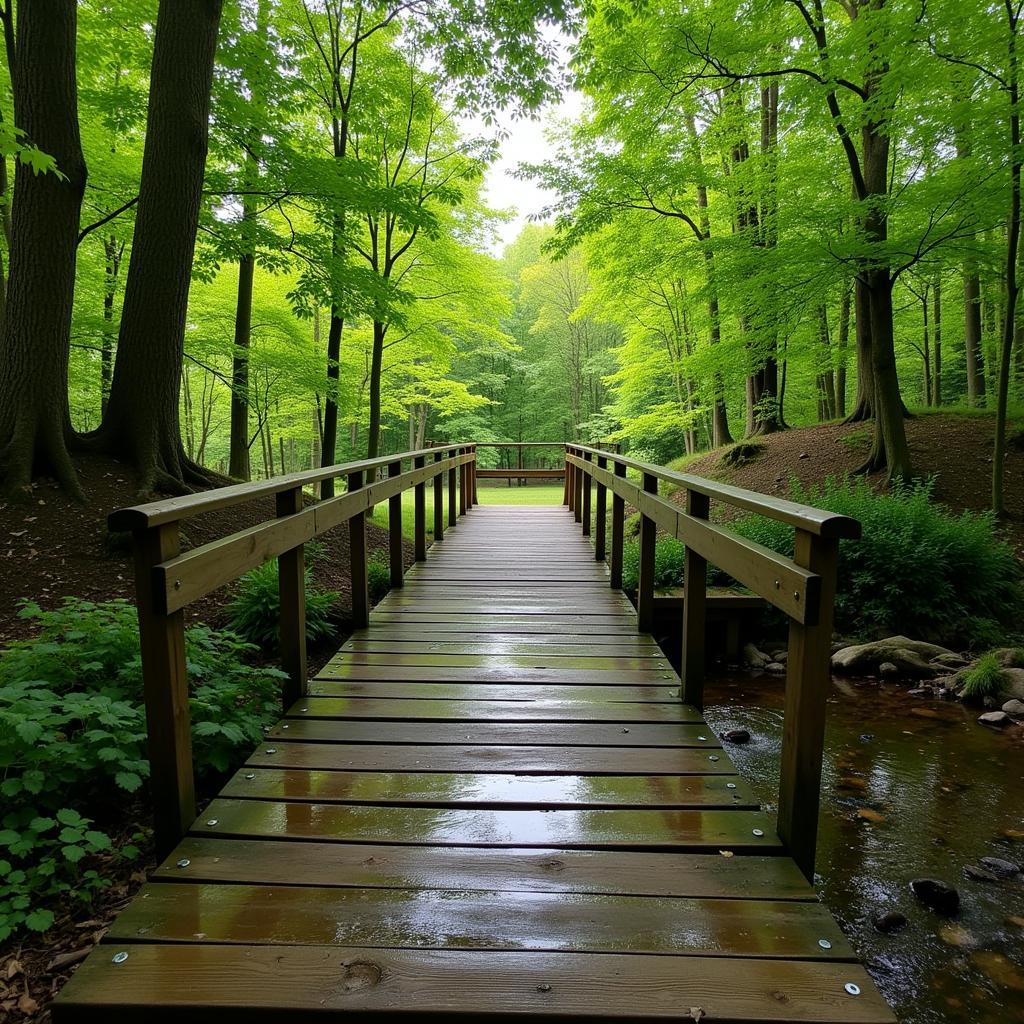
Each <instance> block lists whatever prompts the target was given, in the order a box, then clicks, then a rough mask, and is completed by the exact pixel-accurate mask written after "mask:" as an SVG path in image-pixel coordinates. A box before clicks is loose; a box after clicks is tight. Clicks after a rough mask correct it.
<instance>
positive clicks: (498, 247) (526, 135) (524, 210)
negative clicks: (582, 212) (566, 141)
mask: <svg viewBox="0 0 1024 1024" xmlns="http://www.w3.org/2000/svg"><path fill="white" fill-rule="evenodd" d="M582 109H583V95H582V94H581V93H578V92H575V91H572V90H570V91H568V92H567V93H566V94H565V96H564V97H563V99H562V101H561V102H560V103H558V104H550V105H548V106H547V107H545V108H544V109H543V110H541V111H540V113H539V116H538V117H537V118H535V119H519V120H513V119H512V118H511V117H505V116H502V117H501V118H499V119H498V120H499V127H500V128H501V129H502V130H504V131H506V132H507V133H508V138H506V139H505V140H504V142H503V143H502V144H501V153H500V156H499V157H498V159H497V160H496V161H495V162H494V163H493V164H492V165H491V166H490V168H489V169H488V171H487V175H486V177H485V179H484V195H483V198H484V201H485V202H486V203H487V205H488V206H491V207H492V208H494V209H496V210H510V211H512V213H513V217H512V219H511V220H509V221H507V222H506V223H504V224H501V225H499V228H498V231H499V239H498V242H497V243H496V244H495V246H494V247H493V249H494V255H496V256H500V255H501V252H502V250H503V249H504V248H505V246H506V245H508V243H509V242H511V241H513V240H514V239H515V237H516V236H517V235H518V234H519V232H520V231H522V229H523V227H524V225H525V224H526V223H527V222H528V220H529V219H530V217H531V215H534V214H539V213H540V211H541V210H542V209H543V208H544V207H545V206H546V205H548V203H550V202H551V200H552V199H553V198H554V195H553V193H551V192H549V191H548V190H547V189H543V188H541V187H540V186H538V185H537V184H536V183H535V182H532V181H520V180H519V179H518V178H516V177H514V172H515V169H516V168H517V167H518V166H519V165H520V164H521V163H541V162H542V161H544V160H547V159H548V158H550V157H553V156H554V155H555V147H554V146H553V145H552V144H551V143H550V142H549V141H548V140H547V138H546V133H547V132H548V131H549V130H550V128H551V127H552V126H553V124H555V123H557V122H558V121H560V120H564V119H570V120H575V119H576V118H577V117H579V115H580V113H581V111H582Z"/></svg>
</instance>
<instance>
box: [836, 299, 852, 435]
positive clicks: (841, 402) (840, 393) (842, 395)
mask: <svg viewBox="0 0 1024 1024" xmlns="http://www.w3.org/2000/svg"><path fill="white" fill-rule="evenodd" d="M849 347H850V288H849V285H847V284H844V285H843V292H842V295H841V296H840V299H839V358H838V361H837V365H836V416H838V417H839V419H841V420H844V419H846V355H847V352H848V350H849Z"/></svg>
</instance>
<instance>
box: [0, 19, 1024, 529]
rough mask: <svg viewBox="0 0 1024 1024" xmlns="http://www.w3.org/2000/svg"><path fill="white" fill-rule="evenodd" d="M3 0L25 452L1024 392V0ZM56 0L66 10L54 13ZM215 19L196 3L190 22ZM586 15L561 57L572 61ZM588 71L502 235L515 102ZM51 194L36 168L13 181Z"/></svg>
mask: <svg viewBox="0 0 1024 1024" xmlns="http://www.w3.org/2000/svg"><path fill="white" fill-rule="evenodd" d="M17 13H19V14H20V17H18V18H17V19H16V18H15V14H16V11H15V5H14V0H8V3H7V4H6V5H5V7H4V10H3V24H4V28H5V35H4V38H5V44H6V50H5V53H6V62H5V68H6V74H5V76H4V81H3V94H2V96H3V98H2V99H0V104H2V106H0V112H2V114H3V125H4V130H3V131H4V134H3V147H4V155H5V160H4V166H3V168H2V171H3V173H2V177H0V195H2V196H3V228H4V231H3V240H2V247H3V250H4V251H3V254H2V255H3V268H2V269H3V277H2V282H0V283H2V291H3V306H4V309H3V317H4V319H3V324H4V327H3V343H2V349H0V470H2V473H3V481H4V487H5V489H6V491H7V492H8V493H12V492H16V491H17V490H18V489H19V488H24V487H25V486H26V485H27V484H28V483H29V482H30V481H31V480H32V479H33V478H34V477H36V476H38V475H39V474H51V475H56V476H57V477H58V478H59V479H60V480H61V481H62V482H63V484H64V486H65V487H66V488H67V489H69V490H70V491H72V492H76V491H77V490H78V483H77V479H76V472H75V466H74V459H75V456H76V454H77V453H80V452H93V453H106V454H109V455H113V456H115V457H117V458H120V459H123V460H126V461H127V462H128V463H130V464H132V465H133V466H134V467H135V469H136V471H137V472H138V474H139V484H140V490H141V491H143V492H145V491H152V490H153V489H154V488H156V489H162V490H170V491H172V492H173V491H181V490H185V489H188V488H192V487H196V486H200V487H201V486H206V485H208V484H209V483H210V482H212V481H215V480H218V479H224V477H225V476H230V477H233V478H236V479H242V480H245V479H251V478H255V477H263V476H271V475H274V474H276V473H281V472H287V471H291V470H295V469H299V468H308V467H315V466H318V465H321V464H323V465H330V464H331V463H332V462H335V461H344V460H345V459H348V458H353V457H372V456H374V455H376V454H377V453H378V452H384V451H388V450H392V451H394V450H403V449H409V448H415V447H418V446H419V445H420V444H421V443H422V442H424V441H425V440H439V441H440V440H458V439H463V438H472V439H475V440H479V441H485V440H563V439H568V440H597V439H613V440H618V441H620V442H625V443H627V444H628V446H629V447H630V448H631V449H633V450H635V451H637V452H642V453H645V454H646V455H648V456H649V457H651V458H652V459H653V460H654V461H667V460H669V459H671V458H675V457H678V456H680V455H683V454H692V453H695V452H699V451H702V450H705V449H707V448H709V447H712V446H716V447H717V446H719V445H722V444H726V443H729V442H731V441H733V440H738V439H741V438H743V437H750V436H753V435H759V434H765V433H770V432H774V431H779V430H783V429H785V428H786V427H787V426H800V425H806V424H809V423H814V422H820V421H828V420H835V419H849V420H853V421H856V420H871V421H872V422H873V424H874V428H873V435H874V442H873V444H872V446H871V450H870V453H868V455H867V457H866V461H865V465H864V468H865V469H867V470H879V469H883V468H884V469H886V470H887V472H888V474H889V475H891V476H892V477H894V478H909V477H911V476H912V475H913V474H914V472H915V467H914V465H913V462H912V460H911V456H910V452H909V450H908V446H907V442H906V433H905V429H904V421H905V417H906V415H908V412H909V410H910V409H912V408H915V407H921V406H935V407H937V406H943V405H946V406H954V407H962V406H972V407H977V408H987V409H993V410H995V411H996V414H997V429H996V432H995V451H994V453H993V473H994V480H993V496H992V503H993V507H994V508H995V509H996V510H997V511H999V510H1001V509H1002V508H1003V499H1002V492H1003V485H1002V480H1001V473H1002V467H1003V461H1004V456H1005V447H1006V426H1005V424H1006V419H1007V410H1008V409H1012V408H1013V405H1014V403H1019V402H1020V401H1021V398H1022V396H1024V346H1022V345H1021V344H1020V341H1019V334H1020V329H1021V313H1020V311H1019V309H1018V302H1017V294H1018V289H1019V279H1018V278H1019V268H1020V262H1021V245H1020V238H1019V235H1020V224H1019V222H1020V177H1021V175H1020V170H1021V168H1020V161H1021V149H1020V142H1019V134H1020V125H1019V110H1018V106H1017V104H1018V92H1019V86H1018V80H1017V75H1018V70H1017V45H1018V31H1019V16H1020V12H1019V11H1018V10H1017V8H1016V7H1015V6H1014V5H1013V4H1008V5H1007V6H1005V7H1004V6H1003V5H998V4H997V5H993V6H992V7H989V8H984V9H982V8H975V7H973V6H972V7H971V8H970V9H969V10H967V9H965V8H964V7H963V5H960V4H956V3H952V2H946V0H928V2H926V3H925V2H909V0H842V2H835V3H825V2H824V0H807V2H804V0H760V2H758V3H755V4H753V5H747V4H739V3H734V2H731V0H713V2H712V0H708V2H702V3H696V4H687V5H686V6H685V8H681V9H678V10H677V9H674V8H673V9H667V8H661V7H659V6H658V5H657V4H647V3H643V4H639V5H618V4H615V3H607V4H605V3H600V4H596V5H594V6H593V7H592V8H588V9H586V10H576V9H573V8H571V7H570V6H566V5H562V4H553V5H548V4H545V3H536V4H532V5H531V4H528V3H522V4H512V5H502V6H500V7H495V6H493V5H489V4H474V3H471V2H469V0H460V2H456V3H452V4H445V5H438V4H435V3H432V2H427V0H412V2H402V3H396V4H394V5H388V4H380V5H373V4H369V5H367V4H364V3H362V2H358V3H351V4H350V3H340V2H334V0H326V2H316V3H314V2H312V0H239V2H227V3H220V2H213V0H208V2H199V0H196V2H194V3H188V4H180V5H173V7H172V6H171V5H168V4H163V5H159V11H158V5H157V4H156V3H154V2H148V0H129V2H125V3H121V4H117V5H112V4H107V3H102V2H100V0H83V2H82V3H78V4H75V3H70V2H58V0H52V2H46V3H39V4H34V5H31V6H29V5H25V8H24V10H23V11H20V12H17ZM36 19H38V20H36ZM196 26H201V27H202V31H201V32H200V31H197V30H196V29H195V27H196ZM565 40H568V41H569V50H570V53H571V59H570V61H569V62H568V65H567V66H566V65H564V64H563V63H562V62H560V61H559V59H558V57H559V54H560V53H561V49H562V47H561V43H562V41H565ZM567 88H574V89H576V90H578V91H579V92H580V93H581V94H582V96H583V97H584V103H583V113H582V115H581V116H580V117H579V118H578V119H577V120H575V121H573V122H571V123H569V122H561V123H559V122H555V123H552V124H551V125H550V127H549V131H550V132H551V133H552V140H553V144H554V146H555V147H556V149H555V152H556V153H557V155H556V156H555V157H552V158H550V159H548V160H545V161H542V162H540V163H536V164H522V165H521V166H520V170H519V172H518V173H519V174H520V175H522V176H523V177H525V178H529V179H532V180H534V181H536V182H538V183H540V184H542V185H543V186H544V187H545V188H546V189H547V190H548V194H549V195H551V196H553V198H552V200H551V202H550V204H549V205H548V207H547V208H545V209H544V210H540V211H533V216H534V219H535V220H536V221H537V223H534V224H528V225H527V226H525V227H524V228H523V230H522V232H521V234H520V235H519V237H518V238H516V239H515V241H514V242H513V243H512V244H510V245H508V246H507V247H506V248H505V249H504V251H503V252H502V253H501V254H500V255H494V254H493V253H494V249H495V238H496V230H497V229H498V227H500V225H501V223H502V222H503V219H504V218H507V217H508V215H509V214H508V212H507V211H504V210H503V209H501V208H500V207H493V206H492V207H489V206H488V205H487V203H486V202H485V200H484V196H483V184H484V181H485V175H486V171H487V168H488V166H489V163H490V162H492V161H493V160H494V158H495V156H496V154H497V153H498V151H499V149H500V146H501V142H502V137H501V132H500V130H498V128H497V127H496V123H497V122H496V120H495V116H496V114H498V113H499V112H508V111H513V112H515V113H517V114H518V115H519V116H521V117H531V116H537V112H538V111H539V110H543V109H544V107H545V104H546V103H549V102H550V101H551V100H552V99H553V98H556V97H557V96H559V95H560V94H561V93H562V91H564V90H565V89H567ZM19 195H20V197H21V198H20V201H19V200H18V197H19Z"/></svg>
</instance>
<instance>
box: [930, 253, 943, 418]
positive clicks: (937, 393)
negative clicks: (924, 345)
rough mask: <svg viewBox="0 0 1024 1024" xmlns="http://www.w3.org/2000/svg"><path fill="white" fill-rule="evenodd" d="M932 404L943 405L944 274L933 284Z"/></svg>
mask: <svg viewBox="0 0 1024 1024" xmlns="http://www.w3.org/2000/svg"><path fill="white" fill-rule="evenodd" d="M932 344H933V346H934V356H935V358H934V360H933V362H932V405H934V406H936V407H938V406H940V405H942V274H941V272H940V273H938V274H936V275H935V284H934V285H933V286H932Z"/></svg>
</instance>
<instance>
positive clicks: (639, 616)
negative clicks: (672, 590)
mask: <svg viewBox="0 0 1024 1024" xmlns="http://www.w3.org/2000/svg"><path fill="white" fill-rule="evenodd" d="M644 491H646V492H647V493H648V494H657V493H658V478H657V477H656V476H654V475H652V474H651V473H644ZM657 533H658V527H657V524H656V523H655V522H654V520H653V519H651V518H650V517H648V516H646V515H644V513H643V512H641V513H640V573H639V578H638V579H637V585H636V628H637V629H638V630H639V631H640V632H641V633H649V632H650V631H651V629H652V627H653V626H654V543H655V539H656V537H657Z"/></svg>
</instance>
